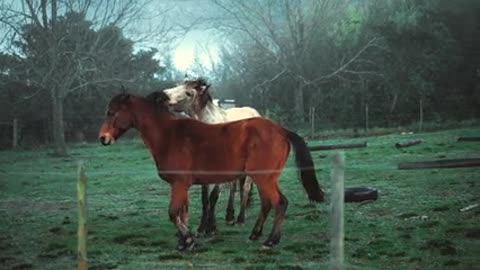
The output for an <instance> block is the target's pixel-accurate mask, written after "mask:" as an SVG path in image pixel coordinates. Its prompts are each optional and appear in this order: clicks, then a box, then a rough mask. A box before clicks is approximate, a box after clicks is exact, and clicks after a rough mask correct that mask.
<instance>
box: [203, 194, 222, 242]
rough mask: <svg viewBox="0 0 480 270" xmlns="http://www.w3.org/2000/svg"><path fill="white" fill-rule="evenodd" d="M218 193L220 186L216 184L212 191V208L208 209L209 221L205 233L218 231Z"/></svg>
mask: <svg viewBox="0 0 480 270" xmlns="http://www.w3.org/2000/svg"><path fill="white" fill-rule="evenodd" d="M218 194H220V186H219V185H215V187H214V188H213V189H212V192H211V193H210V198H209V201H210V208H209V209H208V221H207V228H206V231H205V233H206V234H207V235H212V234H215V233H216V232H217V222H216V216H215V206H216V205H217V201H218Z"/></svg>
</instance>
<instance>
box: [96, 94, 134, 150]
mask: <svg viewBox="0 0 480 270" xmlns="http://www.w3.org/2000/svg"><path fill="white" fill-rule="evenodd" d="M131 99H132V96H131V95H130V94H127V93H123V94H119V95H116V96H114V97H113V98H112V100H110V103H109V104H108V107H107V112H106V116H105V120H104V121H103V125H102V127H101V129H100V134H99V139H100V142H101V143H102V144H103V145H110V144H112V143H114V142H115V140H117V139H118V138H119V137H120V136H122V135H123V134H124V133H125V132H126V131H127V130H128V129H130V128H131V127H132V126H133V114H132V112H131V111H130V105H131Z"/></svg>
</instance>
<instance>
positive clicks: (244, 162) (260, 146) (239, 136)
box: [172, 118, 290, 184]
mask: <svg viewBox="0 0 480 270" xmlns="http://www.w3.org/2000/svg"><path fill="white" fill-rule="evenodd" d="M175 122H176V125H177V127H176V128H175V129H174V130H176V134H172V136H175V137H176V138H182V139H183V140H184V141H183V142H182V143H181V144H178V145H182V146H181V147H180V149H178V151H177V152H179V153H180V155H178V156H177V155H175V156H177V157H176V159H178V162H179V163H180V162H181V164H183V165H182V167H190V168H185V169H190V170H192V171H193V172H194V173H193V175H194V176H193V177H194V178H195V179H194V183H195V184H202V183H205V181H209V182H210V183H211V182H212V181H214V182H217V183H220V182H227V181H231V180H234V179H235V178H236V177H238V176H239V175H243V174H247V172H248V174H255V172H257V171H259V172H261V173H265V172H268V171H272V170H280V169H281V168H283V166H284V164H285V162H286V158H287V157H288V152H289V149H290V144H289V141H288V138H287V136H286V134H285V130H284V129H283V128H282V127H280V126H278V125H277V124H275V123H273V122H272V121H270V120H268V119H264V118H251V119H246V120H240V121H235V122H229V123H222V124H213V125H212V124H206V123H203V122H199V121H195V120H191V119H178V120H176V121H175ZM282 156H284V157H285V158H284V159H280V160H282V161H280V162H279V161H278V160H279V159H278V157H282ZM192 157H195V159H193V158H192ZM271 157H276V158H273V159H272V158H271Z"/></svg>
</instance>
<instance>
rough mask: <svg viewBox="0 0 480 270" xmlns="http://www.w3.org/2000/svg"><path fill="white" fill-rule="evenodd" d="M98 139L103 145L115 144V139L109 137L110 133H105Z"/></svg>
mask: <svg viewBox="0 0 480 270" xmlns="http://www.w3.org/2000/svg"><path fill="white" fill-rule="evenodd" d="M99 139H100V142H101V143H102V144H103V145H110V144H113V143H115V138H113V136H112V135H110V133H105V134H102V135H100V137H99Z"/></svg>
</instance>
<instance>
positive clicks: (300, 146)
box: [285, 130, 324, 202]
mask: <svg viewBox="0 0 480 270" xmlns="http://www.w3.org/2000/svg"><path fill="white" fill-rule="evenodd" d="M285 131H286V133H287V137H288V140H289V141H290V143H291V144H292V145H293V149H294V150H295V163H296V164H297V167H298V169H299V171H300V180H301V182H302V185H303V188H304V189H305V191H306V192H307V194H308V198H309V199H310V200H312V201H315V202H323V201H324V193H323V190H322V189H321V188H320V185H319V184H318V181H317V177H316V176H315V168H314V165H313V160H312V155H311V154H310V150H309V149H308V147H307V144H306V143H305V141H304V140H303V138H302V137H300V136H298V135H297V134H296V133H294V132H292V131H289V130H285Z"/></svg>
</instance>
